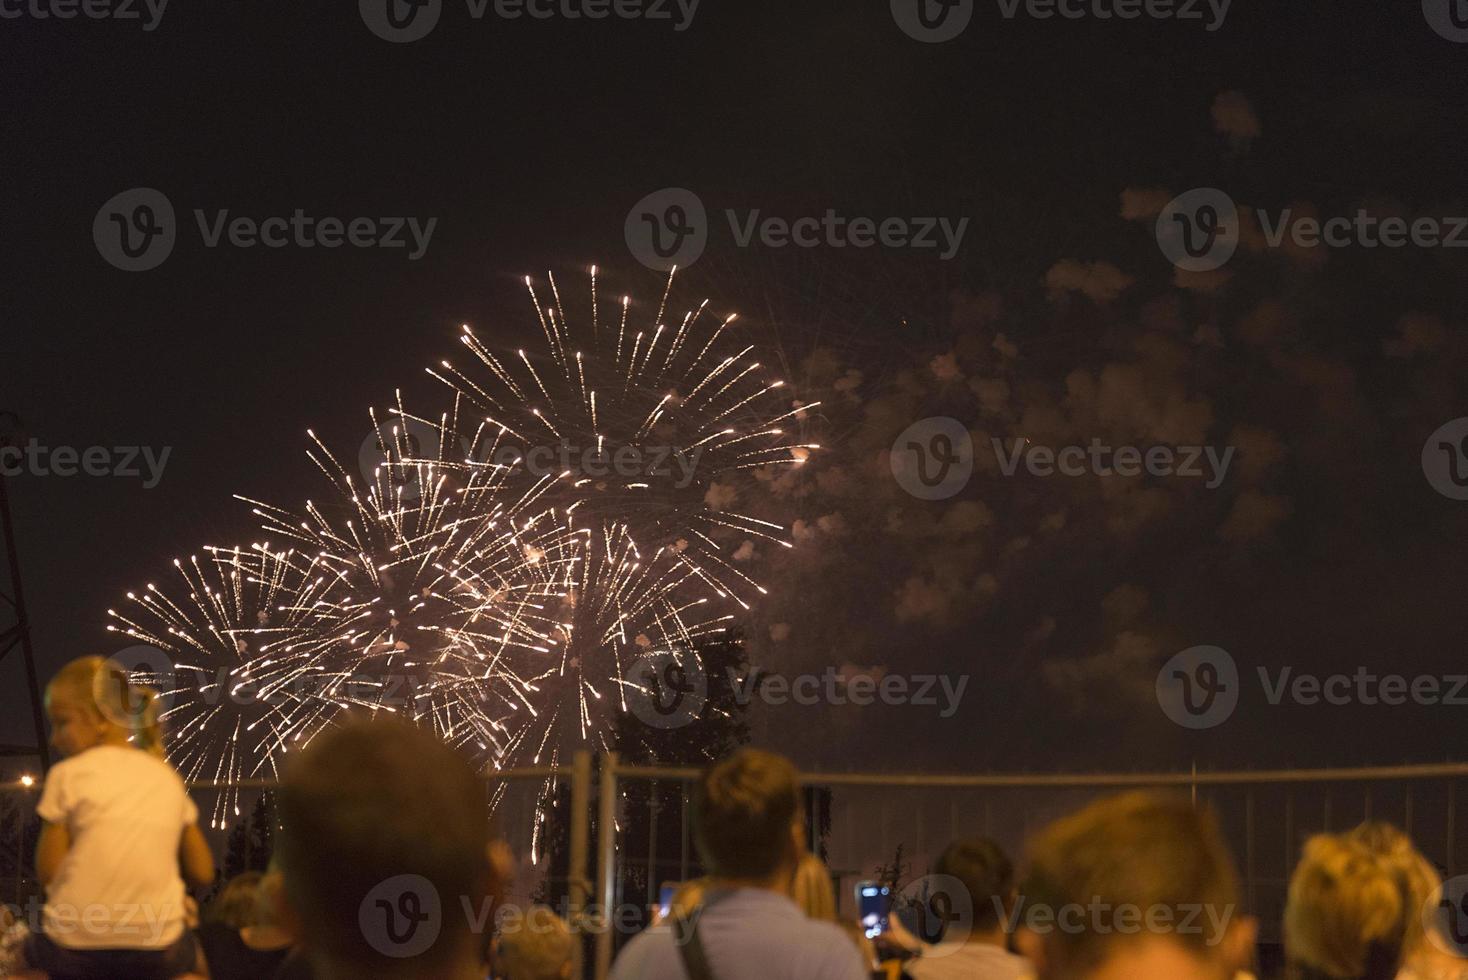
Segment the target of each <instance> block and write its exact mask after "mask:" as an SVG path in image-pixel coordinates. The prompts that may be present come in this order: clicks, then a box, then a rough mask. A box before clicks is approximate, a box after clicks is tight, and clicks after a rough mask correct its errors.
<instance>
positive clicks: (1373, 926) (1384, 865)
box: [1284, 834, 1411, 980]
mask: <svg viewBox="0 0 1468 980" xmlns="http://www.w3.org/2000/svg"><path fill="white" fill-rule="evenodd" d="M1410 891H1411V890H1410V888H1409V886H1408V885H1407V883H1406V881H1405V880H1404V879H1403V877H1402V876H1401V875H1398V874H1396V873H1394V870H1393V868H1392V867H1391V864H1390V862H1389V861H1387V860H1385V859H1383V858H1382V857H1381V856H1379V855H1378V854H1375V853H1373V852H1372V851H1371V850H1370V849H1368V848H1367V847H1365V846H1363V845H1362V844H1361V843H1360V842H1359V841H1357V840H1355V839H1353V838H1352V835H1350V834H1317V835H1316V836H1314V837H1312V838H1310V839H1309V840H1308V841H1306V842H1305V853H1304V856H1303V857H1302V858H1301V859H1300V864H1299V866H1298V867H1296V868H1295V873H1294V875H1293V876H1292V877H1291V878H1290V890H1289V898H1288V899H1287V901H1286V903H1285V914H1284V935H1285V953H1286V955H1287V956H1288V957H1289V959H1290V961H1291V962H1292V963H1293V964H1294V965H1295V967H1296V969H1297V971H1299V970H1300V969H1301V968H1303V969H1304V970H1306V971H1311V972H1313V973H1314V974H1316V975H1321V976H1326V977H1333V978H1339V980H1358V978H1376V977H1381V978H1391V977H1394V976H1396V974H1397V970H1398V968H1399V967H1400V965H1401V959H1402V951H1403V945H1404V939H1405V936H1406V930H1407V920H1409V919H1410V918H1411V914H1410V911H1409V909H1408V907H1407V905H1408V901H1409V899H1410Z"/></svg>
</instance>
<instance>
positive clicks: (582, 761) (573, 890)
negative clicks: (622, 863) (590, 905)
mask: <svg viewBox="0 0 1468 980" xmlns="http://www.w3.org/2000/svg"><path fill="white" fill-rule="evenodd" d="M590 840H591V753H590V752H587V751H586V750H584V749H583V750H581V751H579V752H577V753H576V754H575V755H574V756H572V758H571V866H570V869H569V871H568V872H567V874H568V876H569V880H568V881H567V882H566V890H567V892H568V895H569V900H570V908H569V912H570V919H571V923H572V924H573V926H580V925H581V924H582V921H583V916H584V914H585V912H586V902H587V900H588V899H589V898H590V897H591V878H590V870H589V867H590V865H589V862H588V860H587V858H588V857H589V856H590V854H589V851H588V847H589V841H590ZM571 957H572V958H571V975H572V976H573V977H577V978H584V977H585V976H586V974H585V972H584V964H583V963H582V960H583V959H584V958H585V948H584V944H583V943H581V942H577V943H573V944H572V946H571Z"/></svg>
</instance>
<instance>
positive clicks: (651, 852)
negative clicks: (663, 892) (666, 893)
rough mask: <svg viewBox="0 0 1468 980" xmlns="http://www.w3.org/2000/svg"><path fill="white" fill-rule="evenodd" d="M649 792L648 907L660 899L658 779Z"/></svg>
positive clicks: (651, 906) (652, 781)
mask: <svg viewBox="0 0 1468 980" xmlns="http://www.w3.org/2000/svg"><path fill="white" fill-rule="evenodd" d="M649 784H650V785H649V786H648V794H647V907H648V908H653V907H655V906H656V905H657V901H658V885H659V884H660V882H659V880H658V811H659V810H660V809H662V807H660V806H659V805H658V804H659V802H660V801H659V800H658V781H657V780H656V779H653V780H650V781H649Z"/></svg>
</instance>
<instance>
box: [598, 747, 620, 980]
mask: <svg viewBox="0 0 1468 980" xmlns="http://www.w3.org/2000/svg"><path fill="white" fill-rule="evenodd" d="M597 807H598V809H597V819H596V833H597V848H596V851H597V861H596V890H597V900H598V902H600V904H601V914H602V916H603V920H602V927H601V928H600V929H598V930H597V933H596V974H595V976H596V980H606V977H607V974H609V973H611V971H612V927H613V925H614V923H615V922H616V921H617V916H616V915H615V912H614V909H613V908H612V906H613V904H614V903H615V902H616V898H617V896H616V887H617V753H615V752H604V753H602V757H601V789H600V796H599V798H598V800H597Z"/></svg>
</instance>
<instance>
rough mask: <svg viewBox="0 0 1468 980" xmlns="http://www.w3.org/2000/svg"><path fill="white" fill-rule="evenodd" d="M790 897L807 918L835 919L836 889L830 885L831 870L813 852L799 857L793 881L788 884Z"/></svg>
mask: <svg viewBox="0 0 1468 980" xmlns="http://www.w3.org/2000/svg"><path fill="white" fill-rule="evenodd" d="M790 897H791V898H792V899H794V900H795V904H796V905H799V906H800V911H802V912H804V913H805V917H806V918H807V919H819V920H821V921H822V922H835V921H836V889H835V888H833V887H831V872H830V871H828V870H827V869H826V865H825V862H823V861H822V860H821V859H820V858H818V857H816V856H815V855H814V854H807V855H805V856H804V857H802V858H801V859H800V864H799V865H798V866H797V867H796V869H795V881H794V882H793V883H792V884H791V886H790Z"/></svg>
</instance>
